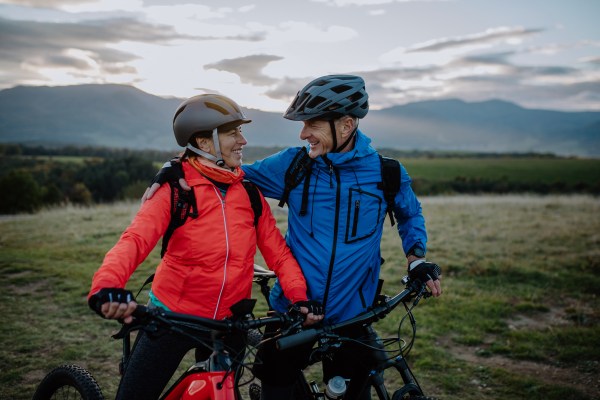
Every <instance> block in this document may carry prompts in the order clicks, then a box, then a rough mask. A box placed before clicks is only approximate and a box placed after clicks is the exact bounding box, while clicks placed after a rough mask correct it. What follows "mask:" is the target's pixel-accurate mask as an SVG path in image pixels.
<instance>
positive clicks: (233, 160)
mask: <svg viewBox="0 0 600 400" xmlns="http://www.w3.org/2000/svg"><path fill="white" fill-rule="evenodd" d="M196 140H197V141H198V148H200V150H202V151H205V152H207V153H209V154H212V155H213V156H216V155H217V152H216V150H215V144H214V142H213V139H212V137H211V138H198V139H196ZM247 143H248V141H247V140H246V138H245V137H244V136H243V135H242V126H241V125H240V126H238V127H237V128H235V129H231V130H229V131H226V132H219V146H220V147H221V156H223V161H225V164H227V166H228V167H230V168H237V167H239V166H241V165H242V148H243V147H244V145H246V144H247Z"/></svg>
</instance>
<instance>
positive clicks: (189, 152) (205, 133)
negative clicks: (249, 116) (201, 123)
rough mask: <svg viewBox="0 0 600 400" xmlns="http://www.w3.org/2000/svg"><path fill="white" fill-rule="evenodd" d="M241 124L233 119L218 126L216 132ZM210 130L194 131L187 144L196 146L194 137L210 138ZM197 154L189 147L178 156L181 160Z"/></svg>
mask: <svg viewBox="0 0 600 400" xmlns="http://www.w3.org/2000/svg"><path fill="white" fill-rule="evenodd" d="M240 125H241V124H240V123H239V122H238V121H234V122H233V123H228V124H223V125H221V126H219V127H218V128H217V132H228V131H230V130H232V129H235V128H237V127H238V126H240ZM212 134H213V133H212V131H200V132H196V133H194V134H193V135H192V136H191V137H190V140H189V141H188V143H189V144H191V145H192V146H193V147H195V148H198V143H197V142H196V139H199V138H205V139H210V138H211V137H212ZM197 155H198V154H196V153H194V152H193V151H192V150H190V149H185V150H184V151H183V153H181V154H180V155H179V157H180V158H181V159H182V160H185V159H186V157H189V156H197Z"/></svg>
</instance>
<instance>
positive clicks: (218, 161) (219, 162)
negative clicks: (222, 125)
mask: <svg viewBox="0 0 600 400" xmlns="http://www.w3.org/2000/svg"><path fill="white" fill-rule="evenodd" d="M213 142H214V143H215V151H216V153H217V156H216V157H215V156H213V155H212V154H210V153H207V152H205V151H202V150H200V149H197V148H196V147H194V146H192V144H191V143H188V144H187V146H186V148H188V149H190V150H191V151H193V152H194V153H196V154H199V155H201V156H202V157H205V158H208V159H209V160H211V161H214V162H215V163H216V164H217V166H219V167H221V168H229V169H232V168H231V167H229V166H228V165H227V164H225V161H224V160H223V156H222V155H221V147H220V146H219V133H218V132H217V130H216V129H215V130H213Z"/></svg>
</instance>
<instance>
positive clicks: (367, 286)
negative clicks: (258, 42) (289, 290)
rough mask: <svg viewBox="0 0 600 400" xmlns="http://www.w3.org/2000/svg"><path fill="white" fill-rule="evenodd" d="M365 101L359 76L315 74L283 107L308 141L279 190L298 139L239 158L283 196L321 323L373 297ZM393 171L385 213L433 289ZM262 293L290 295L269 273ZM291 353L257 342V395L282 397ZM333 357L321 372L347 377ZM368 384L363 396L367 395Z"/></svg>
mask: <svg viewBox="0 0 600 400" xmlns="http://www.w3.org/2000/svg"><path fill="white" fill-rule="evenodd" d="M368 110H369V103H368V95H367V92H366V90H365V83H364V81H363V79H362V78H360V77H358V76H349V75H330V76H324V77H321V78H318V79H316V80H314V81H312V82H311V83H309V84H308V85H306V87H304V89H302V90H301V91H300V92H298V94H297V95H296V98H295V99H294V101H293V102H292V104H291V105H290V107H289V108H288V110H287V111H286V112H285V114H284V118H287V119H289V120H293V121H302V122H303V124H304V126H303V128H302V131H301V132H300V138H301V139H302V140H306V141H307V142H308V156H309V157H310V159H311V161H312V162H311V163H310V167H307V170H308V171H310V172H308V171H307V172H306V177H305V178H304V181H303V182H302V183H301V184H299V185H298V186H297V187H295V188H294V189H292V190H291V191H289V194H288V193H285V192H286V190H285V189H286V188H285V187H286V179H285V178H286V171H288V168H289V166H290V165H291V164H292V163H294V162H296V161H297V160H298V157H299V156H301V153H299V152H301V151H302V150H301V148H290V149H286V150H284V151H282V152H280V153H277V154H275V155H273V156H271V157H268V158H266V159H264V160H262V161H257V162H255V163H254V164H252V165H244V166H243V167H242V168H243V170H244V172H245V174H246V177H247V178H248V179H249V180H251V181H252V182H253V183H254V184H255V185H257V186H258V187H259V188H260V190H261V192H262V193H263V195H264V196H265V197H271V198H275V199H282V198H283V200H284V201H287V203H288V207H289V211H288V231H287V233H286V241H287V244H288V246H289V247H290V249H291V250H292V253H293V254H294V256H295V257H296V259H297V260H298V263H299V265H300V267H301V268H302V272H303V273H304V276H305V278H306V281H307V286H308V293H309V297H310V299H311V300H314V301H319V302H321V303H322V305H323V309H324V314H325V318H324V321H325V323H328V324H331V323H337V322H341V321H345V320H347V319H350V318H352V317H354V316H356V315H357V314H359V313H361V312H363V311H365V310H366V309H367V307H369V306H370V305H371V304H372V302H373V299H374V297H375V292H376V289H377V284H378V279H379V270H380V267H381V264H382V262H383V260H382V258H381V251H380V248H379V246H380V242H381V235H382V232H383V223H384V220H385V216H386V210H387V206H388V205H387V202H386V201H385V198H384V194H383V191H382V189H380V186H381V185H380V183H381V182H382V168H381V161H380V157H379V155H378V154H377V152H376V151H375V149H373V148H372V147H371V146H370V144H369V143H370V139H369V138H368V137H367V136H365V135H364V134H363V133H362V132H361V131H360V130H358V120H359V119H361V118H364V117H365V116H366V114H367V113H368ZM168 170H170V171H171V172H173V170H175V168H168ZM163 175H164V173H163ZM399 179H400V190H399V191H398V193H397V195H396V196H395V198H394V205H393V212H394V215H395V218H396V220H397V222H398V232H399V234H400V236H401V238H402V246H403V249H404V252H405V254H406V255H407V262H408V269H409V275H411V276H412V277H420V279H422V280H423V281H427V285H428V287H429V289H430V290H431V292H432V294H433V296H435V297H437V296H439V295H440V294H441V293H442V291H441V287H440V283H439V281H438V275H440V274H439V273H438V271H439V267H437V265H435V264H432V263H428V262H426V261H425V258H424V257H425V252H426V250H427V247H426V242H427V234H426V231H425V220H424V218H423V216H422V215H421V205H420V203H419V201H418V200H417V198H416V196H415V194H414V193H413V191H412V189H411V187H410V178H409V177H408V174H407V173H406V170H405V169H404V167H402V166H400V176H399ZM159 183H163V182H159ZM159 183H155V184H154V185H152V188H151V189H150V190H148V191H147V195H144V198H143V199H142V201H145V199H146V198H149V197H151V194H152V193H153V190H155V189H156V188H158V186H159ZM182 183H184V182H182ZM288 186H289V185H288ZM286 196H287V198H286ZM439 277H440V278H441V275H440V276H439ZM270 301H271V305H272V306H273V308H274V309H275V310H276V311H280V312H286V311H287V306H288V303H289V302H288V300H287V299H286V298H285V297H284V296H283V293H282V290H281V286H280V285H279V283H278V282H276V283H275V285H274V287H273V290H272V291H271V297H270ZM292 350H293V349H292ZM290 354H292V353H289V354H288V355H287V356H286V355H282V354H281V353H280V352H276V351H274V350H273V349H271V348H262V349H261V350H260V352H259V357H260V358H261V360H263V365H262V366H261V367H257V368H255V373H256V375H257V376H258V377H259V378H261V380H262V387H263V398H264V399H276V398H277V399H285V398H291V395H292V394H291V393H292V391H293V384H294V379H295V377H296V375H297V374H295V373H293V371H297V370H298V369H299V368H300V366H301V365H302V363H303V362H305V361H306V360H303V356H302V355H301V354H297V353H294V355H293V356H290ZM336 358H337V360H336ZM336 358H334V360H332V361H331V362H329V361H327V362H324V370H325V373H324V380H325V381H327V380H328V379H330V378H332V377H333V376H336V375H341V376H342V377H344V378H351V375H352V370H353V365H355V363H356V362H357V360H353V359H352V357H349V358H345V357H344V356H340V357H337V355H336ZM353 363H354V364H353ZM367 392H368V390H366V391H365V394H364V396H365V398H370V395H369V394H368V393H367Z"/></svg>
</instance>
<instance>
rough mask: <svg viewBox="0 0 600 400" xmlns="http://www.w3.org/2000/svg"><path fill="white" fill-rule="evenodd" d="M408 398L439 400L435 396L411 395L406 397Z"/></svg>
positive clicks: (413, 399)
mask: <svg viewBox="0 0 600 400" xmlns="http://www.w3.org/2000/svg"><path fill="white" fill-rule="evenodd" d="M405 399H406V400H438V399H436V398H435V397H427V396H410V397H405Z"/></svg>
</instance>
